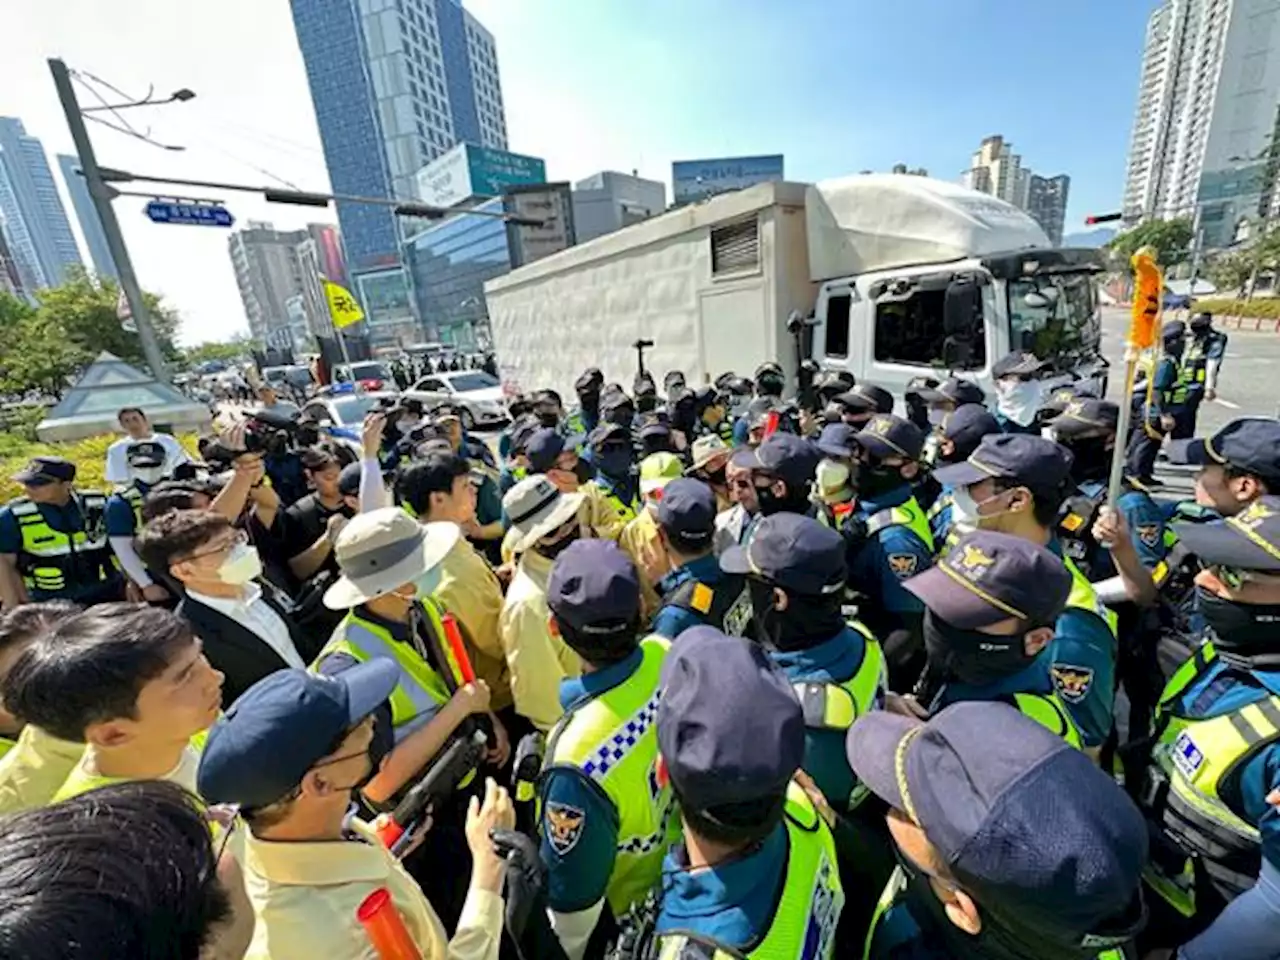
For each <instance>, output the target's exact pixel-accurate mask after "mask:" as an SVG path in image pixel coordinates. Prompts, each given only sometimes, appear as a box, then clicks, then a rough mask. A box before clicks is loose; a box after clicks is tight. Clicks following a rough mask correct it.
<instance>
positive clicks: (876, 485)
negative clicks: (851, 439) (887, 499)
mask: <svg viewBox="0 0 1280 960" xmlns="http://www.w3.org/2000/svg"><path fill="white" fill-rule="evenodd" d="M906 482H907V481H906V479H905V478H904V477H903V476H902V469H901V468H900V467H885V466H881V465H880V464H866V463H863V464H859V466H858V493H859V494H861V495H862V496H863V497H865V498H866V499H868V500H875V499H876V498H877V497H882V496H884V495H885V494H886V493H890V492H892V491H894V490H897V489H898V488H899V487H901V486H903V485H904V484H905V483H906Z"/></svg>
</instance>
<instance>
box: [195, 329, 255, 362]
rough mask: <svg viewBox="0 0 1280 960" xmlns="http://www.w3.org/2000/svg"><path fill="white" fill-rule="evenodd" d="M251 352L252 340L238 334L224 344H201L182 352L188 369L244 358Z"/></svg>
mask: <svg viewBox="0 0 1280 960" xmlns="http://www.w3.org/2000/svg"><path fill="white" fill-rule="evenodd" d="M252 350H253V340H252V339H251V338H250V337H248V336H245V335H244V334H239V335H237V336H235V337H233V338H232V339H231V340H230V341H228V342H225V343H202V344H200V345H199V346H195V347H189V348H187V349H186V350H184V351H183V352H182V359H183V362H184V363H186V365H187V366H188V367H194V366H196V365H197V364H201V363H206V362H207V361H209V360H223V361H231V360H237V359H239V358H240V357H246V356H248V355H249V353H250V352H251V351H252Z"/></svg>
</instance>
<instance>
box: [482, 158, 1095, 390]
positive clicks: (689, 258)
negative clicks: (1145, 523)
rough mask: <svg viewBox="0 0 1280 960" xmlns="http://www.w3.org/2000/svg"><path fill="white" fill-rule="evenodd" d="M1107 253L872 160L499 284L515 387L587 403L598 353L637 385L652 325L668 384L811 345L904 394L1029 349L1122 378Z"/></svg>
mask: <svg viewBox="0 0 1280 960" xmlns="http://www.w3.org/2000/svg"><path fill="white" fill-rule="evenodd" d="M1102 266H1103V264H1102V259H1101V255H1100V252H1099V251H1097V250H1091V249H1070V248H1054V247H1052V246H1051V245H1050V243H1049V239H1048V237H1047V236H1046V235H1045V233H1044V231H1043V230H1042V229H1041V228H1040V226H1039V225H1038V224H1037V223H1036V222H1035V221H1034V220H1032V219H1031V218H1030V217H1029V216H1028V215H1027V214H1025V213H1023V212H1022V211H1021V210H1018V209H1017V208H1016V207H1014V206H1012V205H1011V204H1008V203H1005V202H1004V201H1002V200H998V199H996V198H994V197H991V196H988V195H986V194H983V193H977V192H975V191H972V190H968V189H966V188H964V187H961V186H958V185H956V184H952V183H946V182H943V181H940V180H932V179H929V178H927V177H917V176H908V175H900V174H868V175H860V176H853V177H845V178H841V179H837V180H829V181H824V182H821V183H817V184H801V183H786V182H779V183H765V184H759V185H757V186H754V187H750V188H748V189H745V190H739V191H736V192H733V193H728V194H722V195H720V196H717V197H713V198H712V199H710V200H707V201H704V202H702V203H699V204H695V205H692V206H687V207H681V208H679V209H676V210H672V211H669V212H668V213H666V214H663V215H662V216H659V217H654V218H653V219H651V220H646V221H644V222H643V223H639V224H635V225H633V226H630V227H627V228H626V229H624V230H619V231H617V232H616V233H611V234H607V235H605V236H603V237H599V238H597V239H595V240H592V241H590V242H589V243H584V244H581V245H579V246H575V247H570V248H569V249H567V250H564V251H562V252H560V253H557V254H555V255H553V256H549V257H546V258H545V259H543V260H539V261H537V262H535V263H532V264H530V265H528V266H525V267H522V268H520V269H518V270H514V271H512V272H511V273H509V274H507V275H505V276H502V277H499V278H498V279H496V280H491V281H489V282H488V283H486V284H485V294H486V297H487V300H488V308H489V323H490V325H491V327H492V329H493V337H494V346H495V350H496V352H497V356H498V362H499V365H500V368H501V373H502V379H503V383H504V386H506V387H507V389H508V390H512V391H527V390H534V389H539V388H543V387H552V388H554V389H557V390H559V391H560V392H561V393H562V394H563V395H564V396H565V397H566V400H569V399H571V398H572V390H571V387H572V384H573V381H574V380H575V379H576V378H577V376H578V375H579V374H580V373H581V372H582V370H584V369H585V368H587V367H591V366H595V367H599V368H600V369H601V370H602V371H603V372H604V375H605V379H606V381H617V382H620V383H622V384H623V385H624V386H625V387H627V388H628V389H630V386H631V383H632V379H633V376H634V374H635V372H636V351H635V347H634V345H635V343H636V341H637V340H652V341H653V346H652V347H651V348H650V349H649V352H648V356H647V357H646V368H647V369H648V370H650V371H651V372H652V374H653V376H654V379H655V380H656V381H657V382H658V383H661V382H662V377H663V375H664V374H665V373H666V372H667V371H668V370H680V371H682V372H683V373H684V374H685V376H686V378H687V380H688V382H689V383H690V384H698V383H704V382H709V381H710V380H712V379H713V378H715V377H717V376H719V375H720V374H721V373H723V372H725V371H728V370H733V371H735V372H737V373H738V374H740V375H743V376H748V377H750V376H751V375H752V373H753V371H754V370H755V368H756V367H757V366H758V365H759V364H760V363H762V362H764V361H766V360H775V361H777V362H779V363H781V364H782V365H783V367H784V369H785V370H786V371H787V372H788V375H789V376H792V375H794V373H795V370H796V365H797V363H798V360H799V359H800V358H802V357H811V358H812V359H814V360H816V361H817V362H818V364H819V366H820V367H822V368H823V369H845V370H848V371H849V372H851V373H852V374H853V375H854V376H855V377H857V379H858V381H859V382H862V381H864V380H865V381H869V382H871V383H876V384H879V385H881V386H883V387H885V388H887V389H889V390H891V391H893V392H894V393H895V394H896V395H898V396H899V397H901V395H902V392H903V388H904V387H905V386H906V385H907V383H908V382H909V381H910V380H911V379H912V378H914V377H918V376H921V375H933V376H946V375H947V373H948V372H956V373H961V374H963V375H965V376H968V377H971V378H973V379H975V380H977V381H979V382H980V383H983V384H984V386H987V387H988V388H989V387H990V370H991V365H992V363H994V362H995V361H996V360H999V359H1000V358H1001V357H1002V356H1004V355H1005V354H1006V353H1008V352H1009V351H1010V350H1013V349H1028V350H1032V351H1033V352H1035V353H1036V354H1037V355H1038V356H1040V357H1041V359H1047V360H1052V361H1053V362H1054V363H1055V364H1056V366H1057V369H1058V371H1059V373H1060V374H1062V375H1063V376H1064V377H1066V376H1080V377H1089V376H1097V377H1099V378H1100V379H1102V380H1104V381H1105V375H1106V372H1105V367H1106V363H1105V361H1104V360H1102V359H1101V357H1100V355H1099V342H1100V338H1101V316H1100V312H1099V307H1098V299H1097V293H1096V289H1095V277H1096V275H1097V274H1098V273H1099V272H1100V271H1101V270H1102ZM800 320H804V321H805V322H804V323H803V324H802V323H800V322H799V321H800ZM789 321H790V322H789ZM797 329H799V330H800V334H799V335H798V337H793V335H792V332H791V331H795V330H797ZM797 339H799V340H800V342H799V343H797Z"/></svg>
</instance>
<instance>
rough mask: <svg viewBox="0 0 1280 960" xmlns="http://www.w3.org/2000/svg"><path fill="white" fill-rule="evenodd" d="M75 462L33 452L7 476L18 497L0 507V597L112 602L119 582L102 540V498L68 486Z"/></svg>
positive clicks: (14, 601) (9, 601)
mask: <svg viewBox="0 0 1280 960" xmlns="http://www.w3.org/2000/svg"><path fill="white" fill-rule="evenodd" d="M75 477H76V465H75V464H74V463H72V462H71V461H70V460H64V459H62V458H61V457H35V458H33V459H32V460H31V461H30V462H29V463H28V464H27V465H26V467H24V468H23V469H22V470H20V471H19V472H18V473H17V474H15V475H14V477H13V479H14V480H15V481H17V482H18V483H20V484H22V488H23V496H21V497H18V498H16V499H14V500H11V501H9V503H7V504H6V505H5V506H4V508H3V509H0V600H3V601H4V608H5V609H6V610H12V609H13V608H14V607H16V606H19V605H20V604H23V603H26V602H28V601H30V600H36V601H40V600H72V601H75V602H76V603H80V604H84V605H85V606H89V605H91V604H95V603H105V602H106V601H109V600H119V599H121V598H122V596H123V593H124V580H123V578H122V577H121V576H120V571H119V570H118V569H116V565H115V560H114V557H113V556H112V553H111V545H110V543H109V542H108V539H107V526H106V507H107V498H106V497H105V496H103V495H102V494H101V493H97V492H90V491H85V492H81V491H78V490H76V489H75V488H74V486H73V482H74V481H75Z"/></svg>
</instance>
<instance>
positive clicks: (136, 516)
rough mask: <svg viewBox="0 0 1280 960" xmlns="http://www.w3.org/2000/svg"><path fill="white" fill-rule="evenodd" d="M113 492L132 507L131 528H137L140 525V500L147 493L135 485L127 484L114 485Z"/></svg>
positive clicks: (145, 496)
mask: <svg viewBox="0 0 1280 960" xmlns="http://www.w3.org/2000/svg"><path fill="white" fill-rule="evenodd" d="M115 493H116V495H117V496H119V497H122V498H123V499H124V500H125V502H126V503H128V504H129V506H130V507H132V508H133V529H134V530H138V529H139V528H141V526H142V501H144V500H145V499H146V498H147V495H146V494H145V493H143V492H142V491H141V490H139V489H138V487H137V485H135V484H132V483H131V484H129V485H128V486H124V487H116V490H115Z"/></svg>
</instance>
